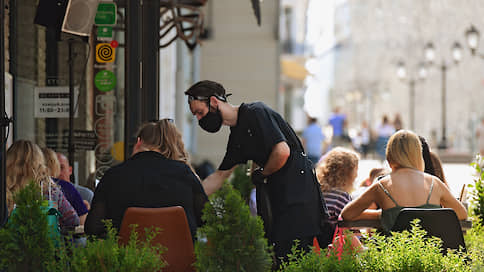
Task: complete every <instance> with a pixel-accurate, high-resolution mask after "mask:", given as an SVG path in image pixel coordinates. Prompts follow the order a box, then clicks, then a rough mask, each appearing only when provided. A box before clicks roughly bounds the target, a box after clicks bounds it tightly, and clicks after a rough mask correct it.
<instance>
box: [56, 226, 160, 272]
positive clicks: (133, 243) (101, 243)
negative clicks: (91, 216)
mask: <svg viewBox="0 0 484 272" xmlns="http://www.w3.org/2000/svg"><path fill="white" fill-rule="evenodd" d="M105 224H106V229H107V230H108V231H107V236H106V238H105V239H96V238H92V239H91V240H88V241H87V243H86V245H85V246H78V247H72V248H70V249H69V250H71V251H72V256H71V258H70V264H68V265H70V271H72V272H81V271H126V272H127V271H150V272H151V271H161V269H162V268H163V267H164V266H165V265H166V263H165V261H164V260H163V259H162V254H163V251H164V250H165V249H164V248H163V247H160V246H156V245H151V241H152V240H153V239H154V238H155V237H156V235H158V234H159V232H160V230H153V229H146V230H145V231H146V240H139V239H138V234H137V233H136V232H135V231H134V229H133V231H132V232H131V236H130V240H129V242H128V244H127V245H126V246H122V245H120V244H119V243H118V235H117V232H116V230H115V229H114V228H113V226H112V223H111V222H110V221H106V222H105ZM69 250H66V251H65V252H66V253H67V252H68V251H69Z"/></svg>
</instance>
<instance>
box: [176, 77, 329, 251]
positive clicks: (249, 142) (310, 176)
mask: <svg viewBox="0 0 484 272" xmlns="http://www.w3.org/2000/svg"><path fill="white" fill-rule="evenodd" d="M185 94H186V95H188V103H189V105H190V110H191V112H192V113H193V115H195V116H196V117H197V119H198V121H199V125H200V127H201V128H202V129H204V130H206V131H208V132H211V133H215V132H217V131H218V130H219V129H220V127H221V126H222V124H223V125H226V126H229V127H230V136H229V141H228V144H227V150H226V153H225V157H224V159H223V161H222V163H221V164H220V166H219V168H218V170H216V171H215V172H214V173H213V174H211V175H210V176H208V177H207V178H205V180H204V181H203V182H202V186H203V187H204V189H205V192H206V193H207V195H210V194H212V193H213V192H215V191H217V190H218V189H219V188H220V187H221V186H222V184H223V182H224V180H225V179H227V178H228V177H229V176H230V174H231V173H232V171H233V170H234V168H235V167H236V165H237V164H243V163H246V162H247V161H248V160H253V161H254V162H255V163H256V164H257V165H258V166H260V167H261V168H259V169H257V170H256V171H254V173H253V174H252V175H253V177H252V180H253V181H254V180H255V181H263V180H265V181H266V182H267V185H266V186H267V194H268V196H269V202H270V206H271V209H272V222H264V224H265V225H266V224H268V223H270V224H271V225H272V228H271V231H270V232H271V233H267V234H266V235H267V237H268V238H269V241H270V242H272V243H274V251H275V253H276V257H278V258H279V257H285V256H286V255H287V253H289V252H290V250H291V246H292V244H293V241H294V240H295V239H298V240H299V241H300V245H301V247H302V248H303V249H306V250H307V249H308V248H309V246H311V245H312V242H313V237H315V236H317V235H319V234H320V228H321V219H322V214H324V212H325V210H324V209H325V206H324V201H322V199H321V196H320V193H319V192H320V191H319V184H318V182H317V180H316V178H315V175H314V172H312V168H311V162H310V161H309V160H308V159H307V157H306V155H305V154H304V150H303V147H302V145H301V144H300V142H299V139H298V138H297V136H296V134H295V133H294V131H293V130H292V128H291V127H290V126H289V124H288V123H287V122H286V121H284V120H283V119H282V117H281V116H280V115H279V114H278V113H277V112H275V111H274V110H272V109H271V108H269V107H268V106H267V105H265V104H264V103H262V102H255V103H247V104H245V103H243V104H241V105H240V106H234V105H231V104H229V103H227V96H229V95H230V94H226V93H225V89H224V87H223V86H222V85H221V84H219V83H216V82H213V81H208V80H204V81H200V82H198V83H196V84H194V85H193V86H191V87H190V88H189V89H188V90H187V91H186V92H185ZM259 205H260V204H259V200H258V207H257V208H258V209H259V208H261V207H259ZM262 208H264V207H262ZM323 246H325V245H323Z"/></svg>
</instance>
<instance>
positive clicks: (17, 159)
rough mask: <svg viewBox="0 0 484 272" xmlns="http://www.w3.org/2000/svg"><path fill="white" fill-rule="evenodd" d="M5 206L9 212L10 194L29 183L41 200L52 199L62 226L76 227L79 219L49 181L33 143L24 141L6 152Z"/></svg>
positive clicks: (10, 209) (41, 156)
mask: <svg viewBox="0 0 484 272" xmlns="http://www.w3.org/2000/svg"><path fill="white" fill-rule="evenodd" d="M7 169H8V171H7V206H8V210H9V212H12V210H13V208H14V204H15V203H14V201H13V195H14V194H15V193H16V192H18V191H19V190H21V189H22V188H24V187H25V186H26V185H27V184H28V183H29V182H31V181H35V182H37V183H38V184H39V185H40V186H41V188H42V193H43V196H44V199H48V200H51V201H52V202H53V204H54V206H55V208H56V209H57V210H58V211H59V212H60V214H61V215H62V217H61V218H60V220H59V223H60V226H61V227H72V226H77V225H79V217H78V215H77V213H76V211H75V210H74V208H73V207H72V206H71V204H70V203H69V201H67V199H66V198H65V196H64V194H63V193H62V191H61V190H60V188H59V187H58V186H57V185H56V184H55V183H54V182H53V181H52V180H51V179H50V177H49V175H48V171H47V167H46V165H45V159H44V155H43V154H42V151H41V150H40V147H38V146H37V145H36V144H34V143H32V142H31V141H27V140H18V141H16V142H14V143H13V144H12V146H10V148H9V149H8V151H7Z"/></svg>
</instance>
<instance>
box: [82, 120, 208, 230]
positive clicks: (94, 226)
mask: <svg viewBox="0 0 484 272" xmlns="http://www.w3.org/2000/svg"><path fill="white" fill-rule="evenodd" d="M206 201H207V195H206V194H205V191H204V190H203V188H202V185H201V184H200V180H199V178H198V177H197V176H196V175H195V174H194V171H193V170H192V167H191V166H190V164H189V162H188V153H187V152H186V150H185V147H184V144H183V141H182V137H181V135H180V133H179V132H178V130H177V128H176V127H175V125H174V124H173V120H171V119H162V120H159V121H156V122H149V123H146V124H144V125H142V126H141V128H140V129H139V132H138V134H137V142H136V144H135V146H134V147H133V155H132V156H131V157H130V158H129V159H128V160H126V161H124V162H123V163H121V164H119V165H116V166H114V167H112V168H111V169H109V170H108V171H107V172H106V173H105V174H104V176H103V177H102V179H101V181H100V182H99V184H98V186H97V187H96V190H95V192H94V198H93V201H92V206H91V210H90V211H89V214H88V216H87V220H86V225H85V231H86V233H87V234H94V235H98V236H103V235H104V234H105V232H106V230H105V228H104V224H103V222H102V220H105V219H111V220H112V223H113V226H114V227H115V228H117V229H118V230H119V228H120V226H121V221H122V219H123V215H124V212H125V211H126V209H127V208H128V207H145V208H158V207H169V206H182V207H183V208H184V209H185V213H186V216H187V220H188V224H189V226H190V231H191V233H192V238H194V237H195V231H196V228H197V227H198V226H200V225H201V223H202V221H201V215H202V209H203V206H204V204H205V202H206Z"/></svg>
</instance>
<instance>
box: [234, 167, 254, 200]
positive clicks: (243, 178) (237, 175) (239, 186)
mask: <svg viewBox="0 0 484 272" xmlns="http://www.w3.org/2000/svg"><path fill="white" fill-rule="evenodd" d="M249 168H250V167H249V166H248V165H246V164H240V165H239V166H237V168H235V170H234V173H233V175H232V178H231V179H230V183H231V184H232V186H233V187H234V188H235V189H236V190H238V191H239V192H240V195H241V197H242V199H243V200H244V201H245V203H249V198H250V192H251V191H252V188H253V187H254V185H253V184H252V181H251V180H250V176H249V174H248V170H249Z"/></svg>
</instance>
